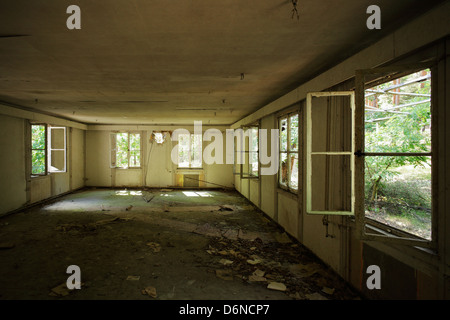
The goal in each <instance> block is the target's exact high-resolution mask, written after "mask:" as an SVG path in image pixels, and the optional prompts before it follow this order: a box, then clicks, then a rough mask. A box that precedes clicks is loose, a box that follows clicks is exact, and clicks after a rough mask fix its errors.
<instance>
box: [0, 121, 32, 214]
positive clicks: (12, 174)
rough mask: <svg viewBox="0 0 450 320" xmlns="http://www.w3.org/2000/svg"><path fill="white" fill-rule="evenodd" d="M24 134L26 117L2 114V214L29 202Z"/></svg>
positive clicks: (0, 129)
mask: <svg viewBox="0 0 450 320" xmlns="http://www.w3.org/2000/svg"><path fill="white" fill-rule="evenodd" d="M24 134H25V120H24V119H19V118H13V117H9V116H4V115H0V146H2V152H1V154H2V156H1V157H0V179H1V183H0V214H2V213H5V212H9V211H12V210H15V209H17V208H19V207H21V206H22V205H24V204H25V203H26V202H27V197H26V177H25V158H24V155H25V138H24Z"/></svg>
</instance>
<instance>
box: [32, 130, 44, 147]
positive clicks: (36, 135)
mask: <svg viewBox="0 0 450 320" xmlns="http://www.w3.org/2000/svg"><path fill="white" fill-rule="evenodd" d="M31 149H45V126H42V125H32V126H31Z"/></svg>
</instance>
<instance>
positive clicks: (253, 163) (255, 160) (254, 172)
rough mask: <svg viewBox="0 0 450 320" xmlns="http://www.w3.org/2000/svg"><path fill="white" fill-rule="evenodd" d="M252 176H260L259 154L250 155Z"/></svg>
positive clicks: (252, 153)
mask: <svg viewBox="0 0 450 320" xmlns="http://www.w3.org/2000/svg"><path fill="white" fill-rule="evenodd" d="M250 174H251V175H253V176H258V152H251V153H250Z"/></svg>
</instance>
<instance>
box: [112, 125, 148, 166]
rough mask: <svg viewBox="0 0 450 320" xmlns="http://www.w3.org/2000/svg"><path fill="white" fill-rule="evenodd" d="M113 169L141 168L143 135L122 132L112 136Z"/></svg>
mask: <svg viewBox="0 0 450 320" xmlns="http://www.w3.org/2000/svg"><path fill="white" fill-rule="evenodd" d="M111 167H113V168H123V169H126V168H140V167H141V135H140V134H139V133H131V132H120V133H113V134H111Z"/></svg>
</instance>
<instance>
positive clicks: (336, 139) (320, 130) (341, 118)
mask: <svg viewBox="0 0 450 320" xmlns="http://www.w3.org/2000/svg"><path fill="white" fill-rule="evenodd" d="M351 102H352V100H351V98H350V96H349V95H344V96H328V95H327V96H322V97H313V99H312V101H311V128H310V130H311V134H312V145H311V151H312V152H350V151H351V148H352V122H351V119H352V108H351V107H352V103H351Z"/></svg>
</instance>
